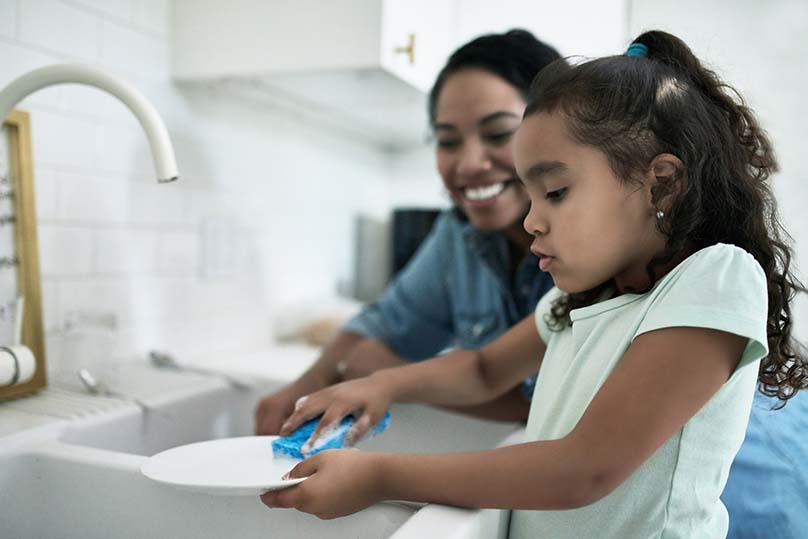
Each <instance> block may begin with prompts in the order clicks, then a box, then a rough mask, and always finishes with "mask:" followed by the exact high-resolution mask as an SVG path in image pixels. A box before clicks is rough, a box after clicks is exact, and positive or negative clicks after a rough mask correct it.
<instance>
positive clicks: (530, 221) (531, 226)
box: [522, 202, 550, 237]
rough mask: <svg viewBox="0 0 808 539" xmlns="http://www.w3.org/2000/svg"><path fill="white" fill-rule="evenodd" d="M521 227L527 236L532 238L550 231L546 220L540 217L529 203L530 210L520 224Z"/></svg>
mask: <svg viewBox="0 0 808 539" xmlns="http://www.w3.org/2000/svg"><path fill="white" fill-rule="evenodd" d="M522 226H523V227H524V228H525V231H526V232H527V233H528V234H530V235H531V236H534V237H538V236H544V235H545V234H547V233H548V232H549V231H550V225H549V223H548V222H547V220H546V219H544V218H542V217H541V214H540V212H539V211H538V210H537V208H536V206H535V205H534V204H533V203H532V202H531V203H530V210H529V211H528V212H527V215H526V216H525V220H524V221H523V222H522Z"/></svg>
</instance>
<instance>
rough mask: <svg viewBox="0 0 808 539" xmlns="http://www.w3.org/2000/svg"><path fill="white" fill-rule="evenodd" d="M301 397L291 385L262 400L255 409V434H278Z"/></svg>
mask: <svg viewBox="0 0 808 539" xmlns="http://www.w3.org/2000/svg"><path fill="white" fill-rule="evenodd" d="M299 396H300V395H299V394H298V393H297V391H296V390H295V388H294V387H293V386H291V385H289V386H286V387H285V388H283V389H281V390H280V391H277V392H275V393H273V394H271V395H269V396H267V397H264V398H263V399H261V401H260V402H259V403H258V406H257V407H256V409H255V434H258V435H264V434H278V432H279V431H280V429H281V425H282V424H283V420H284V419H285V418H287V417H289V414H291V413H292V411H293V410H294V407H295V401H297V399H298V397H299Z"/></svg>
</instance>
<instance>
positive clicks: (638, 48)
mask: <svg viewBox="0 0 808 539" xmlns="http://www.w3.org/2000/svg"><path fill="white" fill-rule="evenodd" d="M626 56H648V47H647V46H646V45H643V44H642V43H636V42H635V43H632V44H631V45H629V46H628V50H626Z"/></svg>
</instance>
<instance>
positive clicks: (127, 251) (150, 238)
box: [95, 229, 157, 274]
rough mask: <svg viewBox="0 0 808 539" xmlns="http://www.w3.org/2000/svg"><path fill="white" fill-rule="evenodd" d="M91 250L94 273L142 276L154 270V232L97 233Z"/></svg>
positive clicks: (155, 256)
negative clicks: (138, 274) (93, 248)
mask: <svg viewBox="0 0 808 539" xmlns="http://www.w3.org/2000/svg"><path fill="white" fill-rule="evenodd" d="M95 246H96V251H95V255H96V258H95V270H96V271H97V272H98V273H105V274H109V273H144V272H152V271H154V270H156V268H157V263H156V258H157V237H156V232H153V231H150V230H132V229H124V230H99V231H97V232H96V237H95Z"/></svg>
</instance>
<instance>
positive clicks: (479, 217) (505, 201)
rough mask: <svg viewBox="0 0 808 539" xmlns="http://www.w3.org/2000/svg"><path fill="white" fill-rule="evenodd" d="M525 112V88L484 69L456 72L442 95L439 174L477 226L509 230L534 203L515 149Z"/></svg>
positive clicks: (437, 118) (437, 115) (437, 126)
mask: <svg viewBox="0 0 808 539" xmlns="http://www.w3.org/2000/svg"><path fill="white" fill-rule="evenodd" d="M524 110H525V100H524V99H523V98H522V95H521V94H520V93H519V91H518V90H517V89H516V88H514V87H513V86H511V85H510V84H509V83H508V82H507V81H505V80H504V79H502V78H500V77H499V76H497V75H494V74H493V73H491V72H489V71H485V70H483V69H471V68H469V69H463V70H460V71H458V72H456V73H454V74H452V75H450V76H449V78H448V79H446V82H445V83H444V85H443V88H442V89H441V91H440V94H439V95H438V100H437V103H436V110H435V125H434V129H435V137H436V139H437V146H436V153H437V162H438V172H439V173H440V175H441V178H443V183H444V185H445V186H446V189H447V190H448V191H449V194H450V196H451V197H452V200H453V201H454V203H455V204H457V205H458V206H459V207H460V208H462V210H463V211H464V212H465V214H466V215H467V216H468V218H469V220H470V221H471V223H472V224H473V225H474V226H476V227H477V228H480V229H483V230H504V229H506V228H508V227H510V226H512V225H514V224H515V223H521V221H522V219H524V217H525V214H526V213H527V211H528V207H529V206H530V200H529V198H528V195H527V192H526V191H525V190H524V187H523V186H522V184H521V183H520V182H519V181H518V179H517V176H516V170H515V168H514V162H513V149H512V139H513V135H514V133H516V130H517V128H518V127H519V124H520V122H521V119H522V113H523V112H524Z"/></svg>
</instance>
